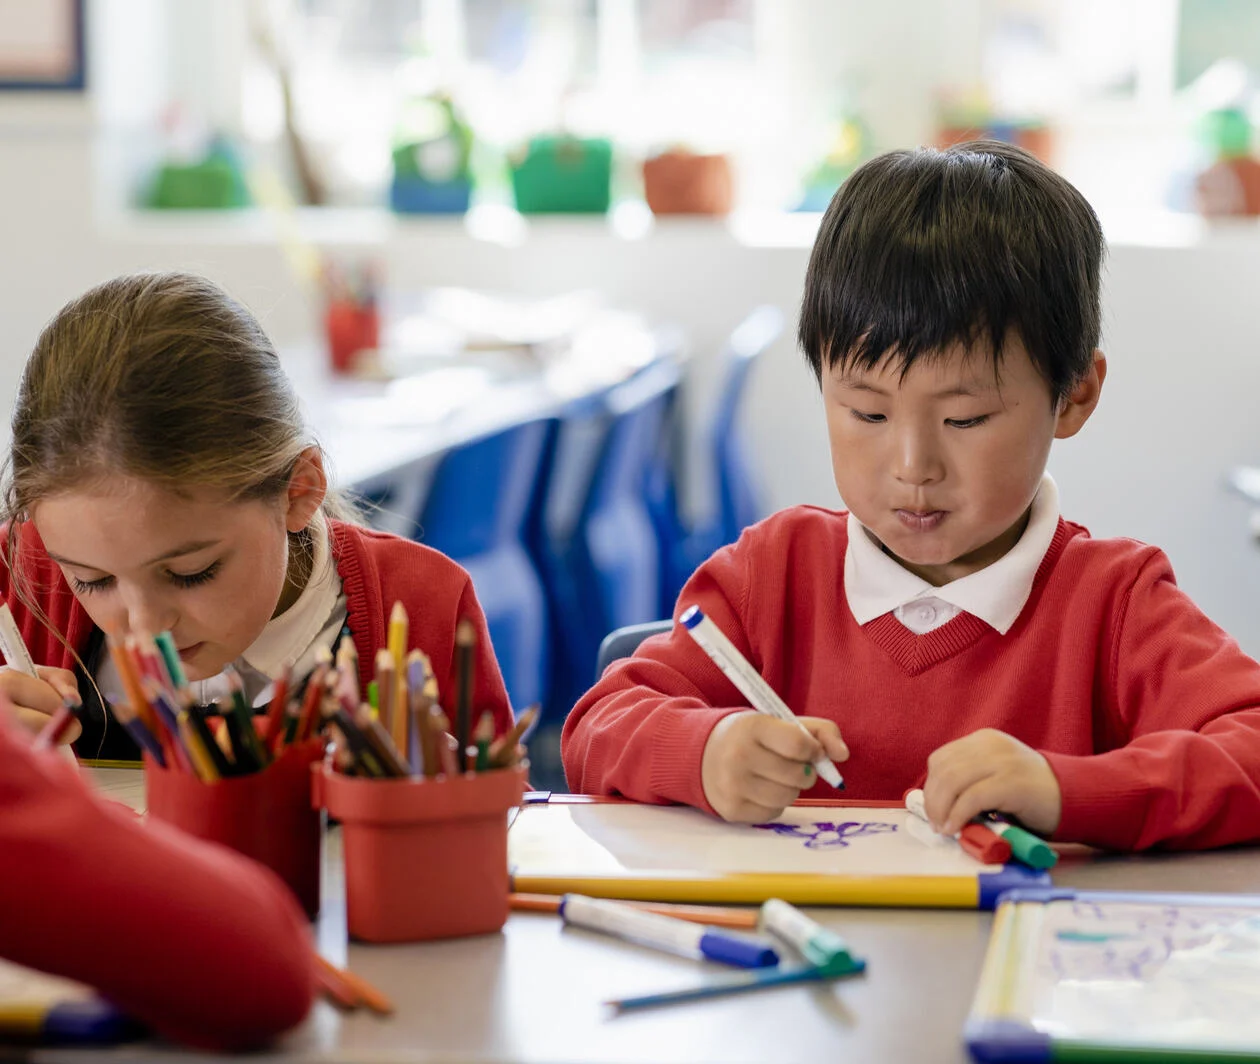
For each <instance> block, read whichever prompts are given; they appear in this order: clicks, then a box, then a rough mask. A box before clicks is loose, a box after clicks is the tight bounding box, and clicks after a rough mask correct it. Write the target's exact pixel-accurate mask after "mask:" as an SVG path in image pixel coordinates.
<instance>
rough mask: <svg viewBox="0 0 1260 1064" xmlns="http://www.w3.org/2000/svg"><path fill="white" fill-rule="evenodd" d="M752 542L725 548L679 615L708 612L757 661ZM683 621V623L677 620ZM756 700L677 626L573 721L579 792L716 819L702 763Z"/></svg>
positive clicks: (613, 668)
mask: <svg viewBox="0 0 1260 1064" xmlns="http://www.w3.org/2000/svg"><path fill="white" fill-rule="evenodd" d="M743 544H744V541H743V540H741V541H740V543H737V544H735V545H734V546H731V547H725V548H723V549H722V550H720V551H718V552H717V553H716V554H715V555H714V556H713V557H712V558H710V559H709V560H708V561H707V562H705V563H704V565H702V566H701V567H700V568H699V569H698V570H696V572H695V573H694V574H693V575H692V577H691V579H690V580H688V581H687V585H686V587H684V588H683V591H682V594H681V595H679V598H678V607H677V609H678V610H682V609H685V608H686V607H688V606H692V605H698V606H699V607H700V608H701V609H702V610H703V611H704V613H705V615H706V616H707V617H709V618H710V619H711V620H712V621H713V622H714V623H715V624H716V625H717V626H718V627H719V628H721V629H722V631H723V632H725V633H726V635H727V636H728V637H729V638H730V640H731V642H732V643H734V644H735V646H736V647H738V648H739V651H740V653H741V654H743V655H744V656H745V657H746V658H748V660H749V661H750V662H751V663H752V664H753V666H754V667H757V668H760V662H759V661H758V659H757V656H756V655H755V654H754V653H753V651H752V650H751V648H750V647H749V643H748V637H747V634H746V632H745V627H744V621H743V616H742V613H743V611H744V610H746V608H747V603H748V596H747V588H748V575H747V572H746V566H747V563H746V561H745V558H746V555H747V552H746V551H743V550H741V546H743ZM675 622H677V618H675ZM747 709H748V703H747V702H746V701H745V700H744V698H743V696H742V695H740V694H739V692H738V691H737V690H736V689H735V686H734V685H733V684H732V683H731V682H730V680H728V679H727V678H726V677H725V676H724V675H723V674H722V672H721V670H720V669H718V667H717V666H716V665H714V664H713V662H712V661H710V660H709V658H708V656H707V655H706V654H705V653H704V651H703V650H701V649H700V647H699V646H697V645H696V643H695V641H694V640H693V639H692V638H691V636H689V635H688V634H687V633H686V632H685V631H684V630H683V628H682V626H681V625H679V624H677V623H675V625H674V627H673V629H672V631H670V632H669V633H668V634H663V635H659V636H653V637H652V638H651V639H648V640H646V641H644V643H643V644H642V645H641V646H640V647H639V649H638V651H637V652H636V653H635V654H634V656H633V657H630V658H625V659H624V660H622V661H618V662H615V663H614V664H612V665H610V666H609V668H608V670H607V671H606V672H605V673H604V675H603V677H602V678H601V679H600V681H599V682H598V683H597V684H596V685H595V686H594V687H592V688H591V689H590V690H589V691H587V693H586V694H585V695H583V696H582V698H581V700H580V701H579V702H578V704H577V705H576V706H574V707H573V710H572V712H571V713H570V714H569V716H568V719H567V720H565V722H564V733H563V736H562V740H561V752H562V754H563V757H564V772H565V776H566V778H567V779H568V782H569V786H571V787H572V788H573V789H574V790H575V791H579V792H581V793H584V794H615V795H621V796H623V797H626V798H632V799H634V800H635V801H638V802H655V803H660V804H664V803H670V802H681V803H684V804H686V805H694V806H698V807H699V808H701V809H704V810H706V811H708V812H710V813H712V812H713V808H712V807H711V806H710V805H709V802H708V800H707V799H706V798H705V795H704V788H703V786H702V785H701V778H700V763H701V760H702V758H703V755H704V747H705V743H707V742H708V739H709V733H710V732H711V731H713V728H714V726H715V725H716V724H717V722H718V721H720V720H721V719H722V718H723V717H726V716H729V715H730V714H732V713H738V712H741V711H746V710H747Z"/></svg>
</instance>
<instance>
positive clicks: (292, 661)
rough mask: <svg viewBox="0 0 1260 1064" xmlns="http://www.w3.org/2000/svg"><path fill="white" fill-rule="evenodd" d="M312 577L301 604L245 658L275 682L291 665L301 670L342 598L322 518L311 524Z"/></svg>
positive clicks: (271, 625) (270, 627)
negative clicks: (307, 653)
mask: <svg viewBox="0 0 1260 1064" xmlns="http://www.w3.org/2000/svg"><path fill="white" fill-rule="evenodd" d="M310 532H311V551H312V553H313V554H314V558H313V559H312V561H311V575H310V577H309V579H308V580H307V581H306V587H304V588H303V589H302V593H301V594H300V595H299V596H298V597H297V601H296V602H294V603H293V605H292V606H290V607H289V608H288V609H287V610H285V611H284V612H283V613H282V614H280V616H279V617H273V618H272V619H271V620H269V621H268V622H267V624H266V625H265V626H264V627H263V630H262V631H261V632H259V633H258V638H257V639H255V640H254V641H253V643H251V644H250V645H249V647H248V648H247V649H246V651H245V653H244V654H242V655H241V657H242V658H244V659H245V663H246V664H247V665H248V666H249V667H250V668H252V669H254V670H255V671H257V672H260V673H262V674H263V675H264V676H270V677H271V678H272V679H273V680H274V679H275V678H276V677H277V676H279V675H280V671H281V670H282V669H283V668H284V667H285V666H286V665H288V666H289V667H290V668H293V667H295V666H297V664H298V661H299V659H300V658H301V657H302V655H303V654H305V653H306V651H307V650H308V649H309V648H310V646H311V643H312V642H313V641H314V639H315V637H316V636H317V635H319V633H320V632H321V631H323V630H324V628H325V627H326V626H327V625H328V623H329V618H330V615H331V614H332V612H333V610H334V608H335V607H336V605H337V599H338V598H339V597H340V595H341V578H340V577H339V576H338V575H337V566H336V564H335V563H334V561H333V557H332V551H331V550H330V549H329V545H328V526H327V525H326V523H325V522H324V521H323V520H322V518H316V519H315V520H314V521H312V522H311V524H310Z"/></svg>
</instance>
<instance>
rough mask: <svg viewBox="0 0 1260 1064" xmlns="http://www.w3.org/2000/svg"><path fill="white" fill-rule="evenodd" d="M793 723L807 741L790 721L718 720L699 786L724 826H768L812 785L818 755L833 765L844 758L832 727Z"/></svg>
mask: <svg viewBox="0 0 1260 1064" xmlns="http://www.w3.org/2000/svg"><path fill="white" fill-rule="evenodd" d="M798 719H799V720H800V722H801V723H802V724H804V725H805V727H806V729H807V730H808V732H809V734H808V735H806V734H805V732H802V731H801V729H800V728H798V727H797V726H796V725H795V724H793V723H791V722H790V721H786V720H779V719H777V718H776V717H770V716H767V715H766V714H764V713H756V712H753V711H749V712H747V713H733V714H731V716H729V717H723V718H722V719H721V720H720V721H719V722H718V724H717V727H715V728H714V729H713V731H711V732H710V733H709V741H708V742H707V743H705V746H704V754H703V756H702V758H701V762H700V784H701V786H702V787H703V788H704V796H705V797H706V798H707V799H708V800H709V804H710V805H711V806H713V808H714V810H715V811H716V812H717V814H718V816H720V817H721V818H722V819H723V820H733V821H738V822H741V823H747V824H760V823H764V822H765V821H767V820H773V819H774V818H775V817H777V816H778V815H779V814H780V813H782V812H783V810H784V809H786V808H787V807H788V806H789V805H791V804H792V803H793V802H794V801H796V799H797V798H798V797H799V796H800V793H801V791H803V790H807V789H808V788H810V787H812V786H813V785H814V784H815V783H816V782H817V776H816V775H815V773H814V766H813V765H811V764H810V762H811V761H813V760H814V758H816V757H817V756H818V755H819V754H820V753H822V754H826V756H827V757H829V758H831V759H832V760H833V761H844V760H846V759H847V758H848V756H849V748H848V747H847V746H845V745H844V740H842V739H841V738H840V729H839V728H837V727H836V725H835V722H834V721H830V720H822V719H820V718H818V717H800V718H798Z"/></svg>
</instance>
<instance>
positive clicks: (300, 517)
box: [284, 447, 328, 532]
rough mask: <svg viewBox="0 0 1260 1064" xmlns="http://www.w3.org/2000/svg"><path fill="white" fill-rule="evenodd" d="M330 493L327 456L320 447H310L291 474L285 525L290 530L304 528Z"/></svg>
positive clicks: (287, 491)
mask: <svg viewBox="0 0 1260 1064" xmlns="http://www.w3.org/2000/svg"><path fill="white" fill-rule="evenodd" d="M327 493H328V476H327V474H326V473H325V472H324V456H323V454H322V453H321V452H320V449H319V448H318V447H308V448H306V450H304V451H303V452H302V453H301V455H300V456H299V457H298V460H297V462H296V463H295V464H294V466H293V472H292V473H290V474H289V486H288V488H287V489H286V493H285V512H284V523H285V527H286V528H287V529H288V530H289V531H290V532H301V531H302V529H304V528H305V527H306V526H307V525H309V524H310V523H311V520H312V519H313V518H314V517H315V514H316V513H317V512H318V511H319V508H320V506H321V505H323V502H324V496H325V495H326V494H327Z"/></svg>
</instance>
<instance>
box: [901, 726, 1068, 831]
mask: <svg viewBox="0 0 1260 1064" xmlns="http://www.w3.org/2000/svg"><path fill="white" fill-rule="evenodd" d="M923 806H924V809H925V811H926V812H927V815H928V820H929V821H931V824H932V826H933V827H934V828H935V829H936V830H937V831H940V832H942V833H943V834H946V835H953V834H956V833H957V832H959V831H961V830H962V829H963V827H964V826H965V825H966V824H967V822H968V821H969V820H971V819H972V818H973V817H975V816H977V815H978V814H980V813H983V812H984V811H985V810H986V809H996V810H998V811H999V812H1002V813H1009V814H1010V815H1011V816H1016V817H1019V820H1020V822H1021V823H1022V824H1023V825H1024V827H1026V828H1027V829H1028V830H1029V831H1034V832H1036V833H1037V834H1038V835H1044V836H1050V835H1052V834H1054V829H1055V828H1057V827H1058V826H1059V817H1060V816H1061V815H1062V812H1063V797H1062V795H1061V794H1060V792H1059V780H1058V777H1057V776H1055V774H1054V770H1053V769H1051V767H1050V762H1048V761H1047V760H1046V759H1045V758H1044V757H1042V756H1041V755H1040V754H1039V753H1037V751H1036V750H1034V749H1033V748H1032V747H1031V746H1027V745H1025V744H1024V743H1021V742H1020V741H1019V740H1018V739H1016V738H1014V737H1013V736H1010V735H1007V734H1006V733H1005V732H1000V731H997V730H996V729H994V728H982V729H981V730H980V731H976V732H972V733H971V734H970V735H965V736H963V738H961V739H955V740H954V741H953V742H952V743H946V744H945V745H944V746H942V747H938V748H937V749H936V750H933V751H932V754H931V756H929V757H928V774H927V782H926V783H924V784H923Z"/></svg>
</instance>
